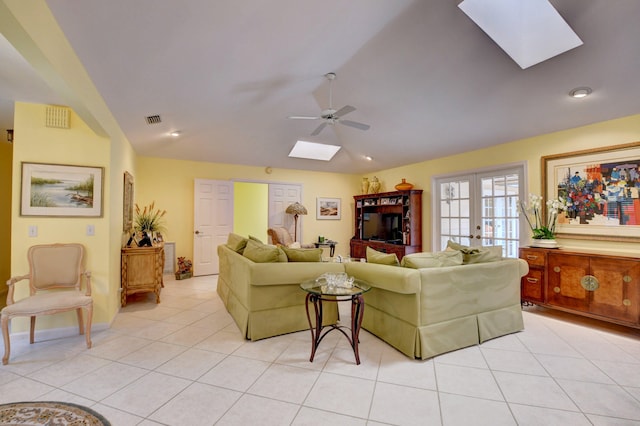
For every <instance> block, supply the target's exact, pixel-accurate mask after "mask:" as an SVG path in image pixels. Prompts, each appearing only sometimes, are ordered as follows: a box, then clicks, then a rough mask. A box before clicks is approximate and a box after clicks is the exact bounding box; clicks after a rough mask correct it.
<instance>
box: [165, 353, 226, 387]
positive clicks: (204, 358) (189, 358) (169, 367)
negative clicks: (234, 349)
mask: <svg viewBox="0 0 640 426" xmlns="http://www.w3.org/2000/svg"><path fill="white" fill-rule="evenodd" d="M225 357H226V355H224V354H221V353H217V352H210V351H205V350H202V349H187V350H186V351H184V352H182V353H181V354H180V355H178V356H176V357H174V358H172V359H171V360H169V361H167V362H166V363H164V364H162V365H161V366H160V367H158V368H156V371H157V372H159V373H165V374H169V375H172V376H177V377H182V378H183V379H189V380H197V379H198V378H199V377H200V376H202V375H203V374H205V373H206V372H207V371H209V370H210V369H212V368H213V367H214V366H215V365H217V364H218V363H219V362H220V361H222V360H223V359H224V358H225Z"/></svg>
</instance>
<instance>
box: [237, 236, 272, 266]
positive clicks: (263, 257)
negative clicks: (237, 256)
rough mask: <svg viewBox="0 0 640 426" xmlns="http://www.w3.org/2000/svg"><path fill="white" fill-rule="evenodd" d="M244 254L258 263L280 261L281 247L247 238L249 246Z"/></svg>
mask: <svg viewBox="0 0 640 426" xmlns="http://www.w3.org/2000/svg"><path fill="white" fill-rule="evenodd" d="M242 255H243V256H244V257H246V258H247V259H249V260H252V261H254V262H256V263H270V262H279V261H280V249H278V247H276V246H270V245H267V244H262V243H259V242H257V241H254V240H247V246H246V247H245V249H244V252H243V253H242Z"/></svg>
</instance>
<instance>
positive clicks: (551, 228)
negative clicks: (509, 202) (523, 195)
mask: <svg viewBox="0 0 640 426" xmlns="http://www.w3.org/2000/svg"><path fill="white" fill-rule="evenodd" d="M546 207H547V220H546V222H543V218H542V196H540V195H535V194H529V204H528V205H525V204H524V203H523V202H522V201H520V209H521V210H522V214H523V215H524V217H525V219H526V220H527V223H528V224H529V228H530V229H531V232H532V235H531V238H532V239H533V241H532V244H531V245H532V246H538V247H557V245H558V243H557V242H556V235H555V232H556V223H557V222H558V214H559V213H560V212H562V211H566V210H567V203H566V202H565V201H564V200H563V199H562V198H560V197H558V199H557V200H548V201H547V203H546Z"/></svg>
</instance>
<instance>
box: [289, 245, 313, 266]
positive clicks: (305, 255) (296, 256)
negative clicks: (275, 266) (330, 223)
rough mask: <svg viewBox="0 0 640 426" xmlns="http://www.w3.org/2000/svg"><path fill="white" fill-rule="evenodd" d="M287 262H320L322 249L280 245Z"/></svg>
mask: <svg viewBox="0 0 640 426" xmlns="http://www.w3.org/2000/svg"><path fill="white" fill-rule="evenodd" d="M282 250H284V252H285V253H286V254H287V259H288V260H289V262H322V249H321V248H317V249H316V248H313V249H297V248H290V247H285V246H282Z"/></svg>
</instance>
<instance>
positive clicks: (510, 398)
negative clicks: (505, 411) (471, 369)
mask: <svg viewBox="0 0 640 426" xmlns="http://www.w3.org/2000/svg"><path fill="white" fill-rule="evenodd" d="M493 374H494V376H495V378H496V380H497V382H498V385H499V386H500V390H501V391H502V393H503V394H504V396H505V398H506V400H507V402H509V403H517V404H527V405H535V406H538V407H547V408H557V409H561V410H569V411H578V407H576V405H575V404H574V403H573V402H572V401H571V399H570V398H569V397H568V396H567V394H566V393H565V392H564V391H563V390H562V388H561V387H560V386H558V384H557V383H556V382H555V380H554V379H553V378H551V377H540V376H529V375H527V374H517V373H507V372H503V371H496V372H494V373H493Z"/></svg>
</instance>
